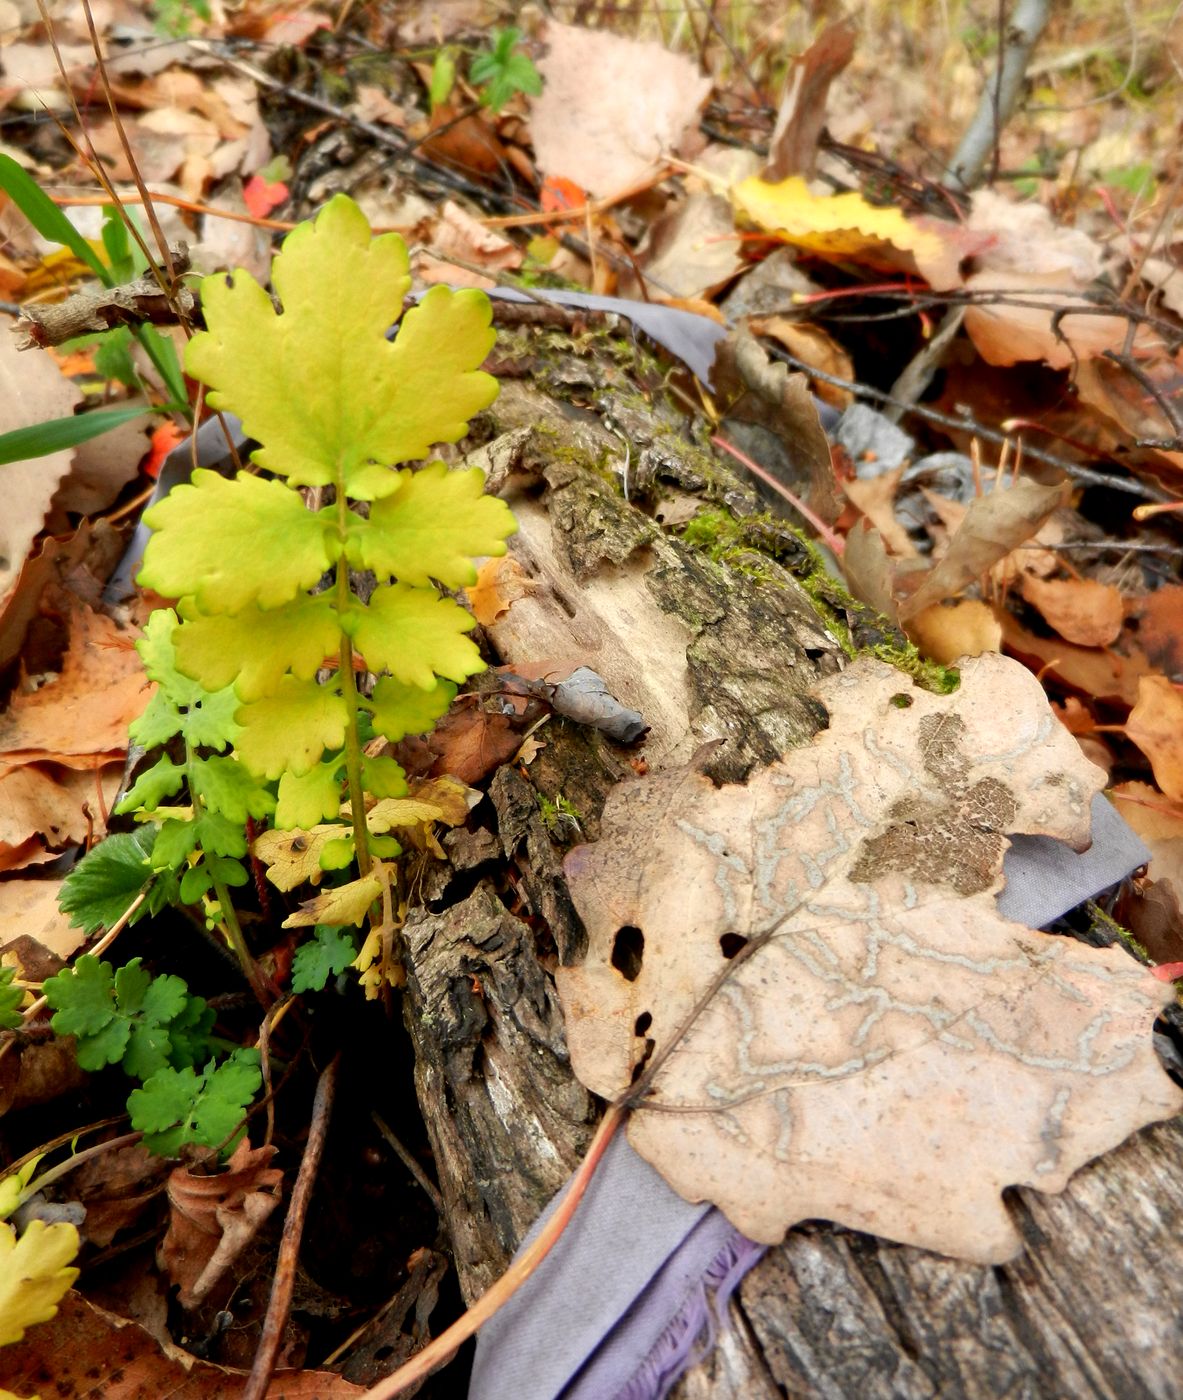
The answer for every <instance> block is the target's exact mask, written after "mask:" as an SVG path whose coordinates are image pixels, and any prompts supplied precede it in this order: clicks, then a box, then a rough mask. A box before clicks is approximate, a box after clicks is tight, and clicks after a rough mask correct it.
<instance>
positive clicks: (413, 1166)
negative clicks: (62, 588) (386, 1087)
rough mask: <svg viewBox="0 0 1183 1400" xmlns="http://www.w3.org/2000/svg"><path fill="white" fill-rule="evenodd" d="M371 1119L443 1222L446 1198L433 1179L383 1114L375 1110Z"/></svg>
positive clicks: (371, 1114)
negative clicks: (394, 1131) (392, 1129)
mask: <svg viewBox="0 0 1183 1400" xmlns="http://www.w3.org/2000/svg"><path fill="white" fill-rule="evenodd" d="M370 1119H371V1121H372V1122H373V1124H374V1127H375V1128H377V1129H378V1131H379V1132H380V1133H381V1134H382V1136H383V1138H385V1140H386V1145H387V1146H388V1147H389V1148H390V1150H391V1151H392V1152H393V1153H394V1155H395V1156H396V1157H397V1158H398V1159H399V1161H400V1162H401V1163H402V1164H403V1166H404V1167H406V1169H407V1171H409V1172H410V1173H411V1175H412V1176H413V1177H414V1178H415V1180H416V1182H417V1183H418V1185H419V1187H420V1189H421V1190H422V1191H423V1193H424V1195H426V1196H427V1198H428V1200H430V1201H431V1204H432V1205H433V1206H434V1207H435V1213H436V1215H438V1216H439V1218H440V1219H441V1220H442V1219H443V1218H444V1198H443V1197H442V1196H441V1195H440V1193H439V1191H438V1189H437V1188H436V1187H435V1185H434V1184H433V1183H432V1180H431V1178H430V1177H429V1176H428V1175H427V1173H426V1172H425V1171H424V1170H423V1168H422V1167H421V1166H420V1165H419V1163H418V1162H416V1160H415V1159H414V1157H413V1156H412V1155H411V1154H410V1152H408V1151H407V1149H406V1148H405V1147H404V1146H403V1145H402V1143H401V1142H400V1141H399V1140H398V1138H397V1137H395V1135H394V1133H393V1132H392V1131H391V1129H390V1128H389V1126H388V1125H387V1123H386V1120H385V1119H384V1118H383V1117H382V1116H381V1114H379V1113H378V1112H377V1111H375V1110H371V1112H370Z"/></svg>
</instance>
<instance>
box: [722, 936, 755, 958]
mask: <svg viewBox="0 0 1183 1400" xmlns="http://www.w3.org/2000/svg"><path fill="white" fill-rule="evenodd" d="M747 941H748V940H747V939H746V938H745V937H744V936H743V934H742V933H724V934H722V935H721V936H720V938H719V947H720V948H721V949H722V952H723V956H724V957H725V958H727V959H728V960H729V961H730V959H731V958H733V957H735V955H736V953H738V952H739V950H740V949H741V948H743V947H746V946H747Z"/></svg>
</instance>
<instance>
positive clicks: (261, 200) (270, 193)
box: [242, 175, 288, 219]
mask: <svg viewBox="0 0 1183 1400" xmlns="http://www.w3.org/2000/svg"><path fill="white" fill-rule="evenodd" d="M287 197H288V187H287V186H286V185H285V184H284V182H283V181H282V180H275V181H271V180H264V178H263V177H262V175H252V176H251V178H250V179H249V180H248V181H247V182H246V184H245V185H243V187H242V202H243V203H244V204H245V205H246V208H247V213H248V214H250V215H252V217H254V218H256V219H265V218H266V217H267V215H268V214H270V213H271V211H272V210H273V209H277V208H278V207H279V206H280V205H281V204H282V203H283V202H284V200H285V199H287Z"/></svg>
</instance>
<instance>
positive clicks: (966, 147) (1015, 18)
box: [949, 0, 1051, 190]
mask: <svg viewBox="0 0 1183 1400" xmlns="http://www.w3.org/2000/svg"><path fill="white" fill-rule="evenodd" d="M1050 13H1051V0H1018V3H1017V5H1016V6H1015V11H1014V14H1013V15H1012V16H1011V18H1010V22H1009V23H1008V24H1007V26H1006V29H1005V32H1004V34H1003V36H1002V47H1001V52H1000V55H999V60H998V68H997V71H996V72H995V75H994V79H993V81H991V82H989V83H987V84H986V87H985V89H984V90H983V92H982V98H981V101H980V102H979V103H978V110H977V111H976V112H975V113H974V116H973V120H972V121H971V122H970V124H969V127H968V128H967V130H966V133H965V135H964V136H963V137H962V138H961V145H960V146H958V148H957V154H956V155H955V156H954V157H953V159H952V160H951V161H950V162H949V184H950V185H951V186H952V187H953V189H955V190H967V189H969V187H970V186H971V185H973V184H975V183H976V182H977V179H978V176H979V175H981V173H982V168H983V166H984V165H985V164H986V160H987V157H988V156H989V155H990V152H991V151H993V150H994V149H995V148H996V146H997V144H998V137H999V133H1000V132H1001V131H1002V128H1003V127H1004V126H1005V125H1006V124H1007V122H1008V121H1009V120H1010V116H1011V113H1012V112H1013V111H1014V110H1015V107H1016V106H1017V105H1018V101H1019V94H1020V93H1021V92H1022V90H1023V81H1024V79H1025V77H1026V74H1027V65H1028V63H1030V61H1031V54H1032V51H1033V50H1034V48H1035V45H1036V44H1037V43H1038V42H1039V37H1040V35H1041V34H1042V33H1043V31H1044V28H1045V27H1046V25H1047V22H1048V18H1049V15H1050Z"/></svg>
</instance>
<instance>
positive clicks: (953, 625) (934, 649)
mask: <svg viewBox="0 0 1183 1400" xmlns="http://www.w3.org/2000/svg"><path fill="white" fill-rule="evenodd" d="M908 636H909V637H910V638H911V639H912V641H914V642H915V643H916V645H917V646H918V647H919V648H920V650H921V651H922V652H923V653H924V655H925V656H927V657H929V658H930V659H931V660H933V661H937V662H940V664H941V665H942V666H948V665H950V664H951V663H952V662H954V661H956V660H957V659H958V657H961V656H980V655H981V654H982V653H983V652H984V651H1001V650H1002V626H1001V624H1000V623H999V621H998V618H997V617H995V615H994V609H993V608H991V607H988V606H987V605H986V604H985V603H983V602H982V601H981V600H980V599H978V598H958V599H957V601H956V602H954V603H950V604H945V603H936V604H934V605H933V606H932V607H931V608H925V609H924V611H923V612H919V613H916V614H915V616H913V617H910V618H909V619H908Z"/></svg>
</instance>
